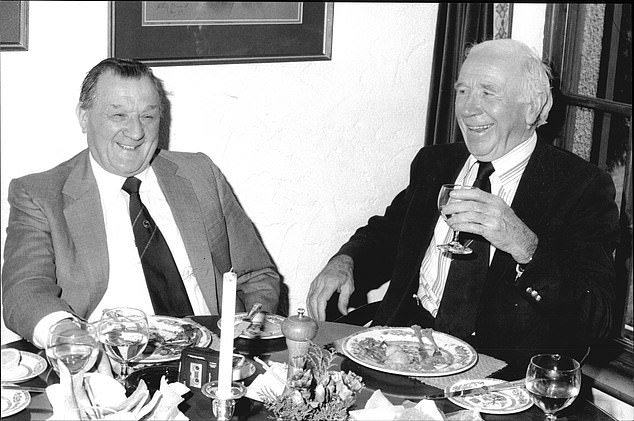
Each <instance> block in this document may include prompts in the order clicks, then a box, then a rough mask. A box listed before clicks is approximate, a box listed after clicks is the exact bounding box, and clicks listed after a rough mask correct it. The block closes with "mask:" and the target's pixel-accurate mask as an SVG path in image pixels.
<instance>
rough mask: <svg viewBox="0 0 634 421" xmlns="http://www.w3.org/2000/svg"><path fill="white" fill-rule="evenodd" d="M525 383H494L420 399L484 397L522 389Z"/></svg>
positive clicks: (447, 391) (448, 391)
mask: <svg viewBox="0 0 634 421" xmlns="http://www.w3.org/2000/svg"><path fill="white" fill-rule="evenodd" d="M525 383H526V380H525V379H520V380H515V381H512V382H502V383H496V384H493V385H490V386H481V387H475V388H472V389H462V390H453V391H450V390H446V391H444V392H442V393H436V394H433V395H425V396H422V397H421V399H446V398H454V397H462V396H475V395H484V394H486V393H491V392H497V391H500V390H508V389H517V388H521V387H524V385H525Z"/></svg>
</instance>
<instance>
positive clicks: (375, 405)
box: [350, 390, 445, 421]
mask: <svg viewBox="0 0 634 421" xmlns="http://www.w3.org/2000/svg"><path fill="white" fill-rule="evenodd" d="M350 419H351V420H354V421H374V420H377V421H392V420H429V421H444V420H445V417H444V416H443V414H442V412H440V411H439V410H438V408H437V407H436V404H435V403H434V401H431V400H425V399H424V400H421V401H420V402H418V403H417V404H416V405H414V406H408V407H406V406H404V405H394V404H392V402H390V401H389V400H388V399H387V398H386V397H385V395H383V392H381V390H376V391H374V393H373V394H372V396H370V399H368V401H367V402H366V404H365V408H364V409H357V410H354V411H350Z"/></svg>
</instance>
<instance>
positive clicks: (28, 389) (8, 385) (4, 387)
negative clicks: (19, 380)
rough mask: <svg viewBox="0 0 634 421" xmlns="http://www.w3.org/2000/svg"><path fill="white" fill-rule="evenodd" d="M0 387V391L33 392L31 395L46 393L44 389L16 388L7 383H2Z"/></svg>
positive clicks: (14, 385)
mask: <svg viewBox="0 0 634 421" xmlns="http://www.w3.org/2000/svg"><path fill="white" fill-rule="evenodd" d="M1 387H2V389H8V390H23V391H25V392H33V393H44V392H46V388H44V387H33V386H18V385H16V384H7V383H2V386H1Z"/></svg>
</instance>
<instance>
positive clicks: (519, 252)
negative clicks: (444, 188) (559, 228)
mask: <svg viewBox="0 0 634 421" xmlns="http://www.w3.org/2000/svg"><path fill="white" fill-rule="evenodd" d="M451 198H452V199H453V200H451V201H450V202H449V203H448V204H447V205H446V206H445V208H444V212H445V214H447V215H451V217H450V218H449V219H448V220H447V223H448V224H449V226H450V227H451V229H453V230H455V231H460V232H471V233H474V234H480V235H481V236H483V237H484V238H486V239H487V240H489V242H490V243H491V245H493V246H494V247H495V248H497V249H500V250H502V251H505V252H507V253H509V254H510V255H511V256H513V259H515V261H516V262H518V263H528V262H529V261H530V259H531V257H532V256H533V254H534V253H535V250H536V249H537V243H538V238H537V235H535V233H534V232H533V231H531V230H530V229H529V228H528V227H527V226H526V224H524V222H522V220H521V219H519V218H518V217H517V215H515V212H513V209H511V207H510V206H508V205H507V204H506V203H505V202H504V200H502V199H501V198H500V197H498V196H496V195H493V194H491V193H487V192H484V191H482V190H480V189H458V190H454V191H453V192H451Z"/></svg>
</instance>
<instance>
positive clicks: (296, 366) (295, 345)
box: [282, 308, 318, 389]
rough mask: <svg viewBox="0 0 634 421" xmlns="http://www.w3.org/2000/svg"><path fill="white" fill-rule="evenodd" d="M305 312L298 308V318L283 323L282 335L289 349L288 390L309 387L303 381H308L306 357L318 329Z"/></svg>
mask: <svg viewBox="0 0 634 421" xmlns="http://www.w3.org/2000/svg"><path fill="white" fill-rule="evenodd" d="M304 312H305V310H304V309H303V308H298V309H297V315H296V316H289V317H288V318H287V319H286V320H284V322H282V333H283V334H284V337H285V338H286V346H287V348H288V370H287V375H286V386H287V388H288V387H290V388H293V389H297V388H303V387H307V385H303V380H308V379H307V378H306V376H305V373H304V368H305V364H306V356H307V355H308V349H309V348H310V341H311V340H312V339H313V338H314V337H315V336H317V330H318V327H317V322H316V321H315V320H313V319H312V318H311V317H310V316H306V315H304Z"/></svg>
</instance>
